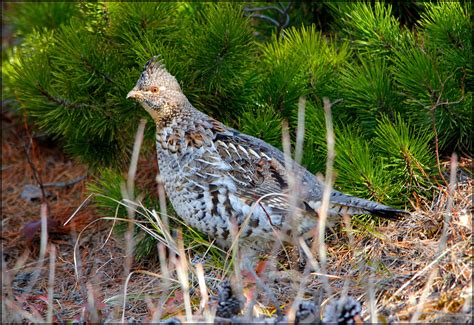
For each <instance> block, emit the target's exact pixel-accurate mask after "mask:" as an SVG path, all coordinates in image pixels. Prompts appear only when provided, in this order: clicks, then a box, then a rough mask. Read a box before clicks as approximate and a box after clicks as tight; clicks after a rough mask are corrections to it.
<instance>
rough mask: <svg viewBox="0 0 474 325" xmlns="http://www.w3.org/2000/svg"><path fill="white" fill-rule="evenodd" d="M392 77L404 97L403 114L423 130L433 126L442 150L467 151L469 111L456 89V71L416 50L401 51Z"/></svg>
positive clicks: (430, 53)
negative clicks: (465, 149) (456, 149)
mask: <svg viewBox="0 0 474 325" xmlns="http://www.w3.org/2000/svg"><path fill="white" fill-rule="evenodd" d="M394 76H395V80H396V82H397V86H398V89H399V92H400V93H401V94H403V95H404V98H403V102H404V104H406V106H405V107H404V108H403V112H404V114H406V115H407V116H409V117H410V118H411V119H412V120H413V122H414V123H416V124H417V125H419V126H420V127H421V128H423V129H428V128H432V125H434V126H435V128H436V131H437V133H438V137H439V141H440V147H441V148H442V150H446V151H448V152H449V151H452V150H453V148H455V147H461V148H463V147H464V148H468V147H471V146H472V139H468V138H467V137H468V134H469V133H470V132H471V131H470V130H472V119H471V115H472V108H468V107H466V102H467V101H466V96H465V95H463V89H462V88H460V87H459V84H458V81H457V80H456V77H455V71H452V70H450V69H449V65H446V64H445V61H444V60H442V59H441V58H440V57H437V56H436V55H435V54H434V53H433V52H427V51H426V50H423V49H421V48H419V47H415V48H407V49H403V50H400V51H399V52H398V53H397V57H396V59H395V69H394Z"/></svg>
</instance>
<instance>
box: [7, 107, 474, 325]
mask: <svg viewBox="0 0 474 325" xmlns="http://www.w3.org/2000/svg"><path fill="white" fill-rule="evenodd" d="M22 130H23V126H22V125H17V124H15V123H14V122H13V121H12V119H11V118H10V117H8V116H7V115H6V114H4V113H2V248H3V250H2V322H21V321H26V322H46V321H50V320H52V321H53V322H66V321H71V320H81V321H90V322H106V321H120V320H121V319H122V315H123V320H124V321H132V320H135V321H142V322H150V321H158V320H160V319H166V318H168V317H171V316H174V315H179V316H180V318H181V319H183V320H186V319H188V320H190V319H197V318H193V317H199V318H200V319H203V318H204V319H207V320H209V319H210V317H211V318H212V312H213V311H215V299H214V297H215V295H216V290H217V288H218V287H219V285H220V284H221V283H222V281H223V280H225V279H227V278H229V274H231V272H230V271H231V270H232V266H230V265H229V264H227V265H224V266H222V265H220V266H218V265H214V264H213V263H212V262H210V261H209V259H208V258H207V255H206V254H204V255H202V254H201V255H197V254H196V253H195V251H194V250H193V249H192V248H189V247H183V246H182V241H181V237H180V236H178V237H176V236H174V237H173V236H169V237H167V239H166V240H167V243H168V244H171V243H170V241H171V240H175V241H176V242H175V243H173V244H174V245H176V246H175V247H178V251H179V254H178V255H179V256H178V255H174V254H171V255H170V254H169V253H168V252H166V249H165V248H164V246H163V245H159V246H160V247H159V249H158V250H157V251H161V254H160V255H159V258H158V257H157V258H150V259H143V260H140V261H137V260H135V259H132V265H131V266H130V270H129V271H128V274H124V265H125V264H127V260H128V259H130V257H127V256H126V251H127V245H126V243H125V241H124V240H123V238H122V237H121V236H119V235H117V234H113V235H112V236H110V238H109V232H110V227H111V225H112V223H113V220H102V221H99V222H96V223H94V224H93V225H91V226H90V227H88V228H87V229H86V230H84V232H83V234H82V235H81V237H80V240H79V242H78V243H77V251H76V254H77V257H78V258H77V263H76V264H77V265H75V263H74V260H73V252H74V247H75V245H76V240H77V237H78V234H79V233H80V232H81V231H82V230H83V229H84V228H85V227H86V226H87V225H89V224H90V223H91V222H92V221H94V220H97V219H99V218H101V217H104V216H101V215H98V213H97V211H95V210H94V209H93V207H92V206H91V205H86V206H85V207H83V208H82V209H81V210H80V211H79V212H78V214H77V215H76V216H75V217H74V218H73V219H72V221H71V222H70V223H69V224H68V225H67V226H62V225H63V223H64V222H65V221H66V220H67V219H68V218H69V217H70V216H71V215H72V213H73V212H74V211H75V210H76V208H77V207H79V206H80V205H81V203H82V202H83V201H84V199H85V198H86V197H87V196H88V193H87V192H86V190H85V180H82V181H80V182H78V183H75V184H73V185H72V186H69V187H52V188H48V189H47V190H48V191H49V192H52V193H51V194H52V195H51V197H50V198H48V206H49V210H48V211H47V216H46V217H47V218H49V219H50V220H55V221H56V222H57V223H54V222H53V221H51V227H52V228H51V229H50V228H48V234H47V235H48V236H47V237H48V242H47V246H46V252H45V256H44V258H43V259H42V260H39V257H40V249H39V247H40V241H41V236H40V232H41V231H36V232H35V231H33V230H35V229H36V228H35V227H34V226H32V227H31V228H30V229H33V230H31V231H30V232H32V234H33V235H32V236H27V235H25V233H24V232H22V230H23V229H24V226H25V225H28V224H30V223H34V222H38V221H39V220H40V216H41V213H40V206H41V202H39V201H32V202H26V201H24V200H23V199H21V197H20V194H21V192H22V190H23V188H24V186H25V185H26V184H34V185H36V183H35V179H34V177H33V174H32V171H31V167H30V165H29V163H28V161H27V159H26V157H25V153H24V150H23V143H22V141H25V138H26V135H25V134H23V133H22ZM18 134H20V135H22V136H17V135H18ZM153 156H154V155H153V154H152V155H151V156H150V157H140V159H139V161H138V167H137V172H136V174H137V175H136V180H135V181H136V183H137V184H146V183H149V184H150V186H153V185H154V184H153V182H154V180H155V176H156V173H157V170H156V168H155V167H154V166H156V164H155V160H154V159H155V158H154V157H153ZM31 158H32V161H33V162H34V164H35V166H36V168H37V170H38V172H39V173H40V174H41V177H42V181H43V182H45V183H48V182H64V181H69V180H72V179H75V178H78V177H80V176H84V175H87V168H86V167H85V166H83V165H80V164H78V163H76V162H74V161H71V160H70V159H68V158H67V157H65V156H64V155H63V154H62V153H61V151H60V150H59V149H58V148H57V147H56V146H54V145H51V144H47V143H46V144H45V143H41V142H40V141H37V140H34V148H33V150H31ZM451 166H452V162H451V161H450V160H449V158H448V159H445V162H444V163H443V164H442V166H441V168H442V170H443V171H444V172H445V177H446V179H447V180H449V177H450V169H452V168H451ZM455 167H456V168H453V170H454V171H455V177H454V180H455V182H454V185H455V186H451V188H450V186H449V185H440V186H439V188H438V189H437V195H435V197H434V199H433V201H432V202H422V204H421V205H420V206H418V207H415V208H414V209H413V210H414V212H413V213H412V215H411V217H408V218H406V219H404V220H401V221H397V222H384V223H382V224H376V223H374V224H373V225H371V226H370V227H367V226H366V227H362V226H361V225H360V224H358V223H357V222H355V223H353V224H352V225H350V224H345V225H341V226H338V227H336V228H334V229H332V230H330V231H328V232H327V234H326V240H325V244H326V246H327V252H326V261H325V272H327V275H326V276H325V277H324V278H322V277H321V276H320V275H318V274H317V272H312V273H308V274H304V271H303V270H301V268H299V267H298V265H297V264H298V263H297V261H296V260H294V256H295V254H292V253H293V251H294V250H295V248H288V249H287V251H286V252H284V253H281V254H280V255H279V257H278V261H277V265H276V267H277V268H278V269H279V270H280V271H282V272H286V273H287V274H291V276H290V278H291V281H283V280H282V281H280V282H279V283H268V282H265V280H266V279H265V278H264V277H263V276H262V279H263V280H264V282H265V283H266V284H265V285H266V286H268V287H267V288H261V287H259V285H256V284H255V281H252V280H251V279H250V278H251V277H250V276H249V275H247V274H242V277H241V278H240V279H239V280H240V281H241V282H242V283H243V288H241V290H242V295H243V296H245V297H246V298H247V302H245V307H248V305H249V303H250V302H252V301H253V312H254V313H257V314H258V313H259V314H260V315H271V314H273V313H276V308H275V306H274V304H273V303H272V300H274V299H276V300H277V301H278V302H279V304H280V307H281V309H282V310H283V313H285V312H287V311H288V310H289V309H290V307H291V306H292V304H293V302H294V299H295V297H296V295H297V294H298V295H299V296H301V297H302V298H303V299H305V300H316V301H317V299H316V298H317V297H319V296H320V295H321V293H322V292H324V289H323V287H324V283H323V282H324V281H326V280H323V279H327V281H328V283H329V286H330V289H331V292H332V295H331V296H328V295H327V294H322V297H323V298H322V299H321V303H322V306H321V311H322V312H323V311H324V309H325V307H326V306H327V304H328V303H329V302H330V301H331V300H332V299H335V298H336V297H339V296H340V295H343V294H345V295H347V294H348V295H350V296H352V297H354V298H355V299H357V300H359V301H361V302H362V303H363V312H362V316H363V317H364V319H365V321H369V320H371V315H372V316H373V315H376V316H377V317H378V318H377V319H378V321H381V322H383V321H385V322H394V323H397V322H407V321H410V320H412V321H413V320H414V321H417V322H434V323H440V322H455V323H461V322H470V321H471V318H472V262H473V257H474V256H473V246H472V240H473V238H472V212H473V204H472V202H473V199H474V196H473V186H474V180H473V177H472V169H473V160H472V158H461V159H460V160H459V162H458V163H457V166H455ZM150 180H153V182H150ZM155 184H156V183H155ZM452 185H453V184H452ZM450 190H451V191H452V195H450ZM143 208H144V209H142V208H137V211H139V212H141V213H145V214H147V213H149V215H150V216H152V215H153V214H152V209H153V208H154V207H143ZM108 217H110V216H108ZM117 217H119V218H123V217H125V216H117ZM155 217H158V218H159V214H155ZM170 217H172V216H170ZM445 221H447V224H446V226H445ZM49 226H50V224H49V223H48V227H49ZM185 231H186V229H183V232H185ZM173 238H176V239H173ZM165 246H166V245H165ZM308 248H309V247H308ZM297 255H298V252H296V256H297ZM289 256H292V257H291V258H289ZM224 259H225V254H223V260H224ZM318 261H319V259H318V256H317V254H316V255H315V258H314V259H313V261H311V260H310V261H309V262H310V263H311V262H314V263H318ZM76 270H77V274H76ZM257 273H258V272H257ZM231 278H232V277H231ZM33 280H35V281H34V283H32V282H33ZM235 280H236V279H232V281H235ZM303 280H304V281H306V286H305V291H304V293H303V294H302V293H301V292H300V291H301V290H300V286H299V284H300V281H303ZM235 282H237V281H235ZM427 284H428V285H427ZM125 285H126V290H124V289H125ZM264 289H265V290H264ZM268 289H270V290H271V292H272V294H273V295H274V297H268V295H267V294H266V293H265V292H266V290H268ZM203 290H207V291H204V292H203ZM203 297H204V298H205V299H206V300H204V301H208V304H206V303H204V304H203ZM270 298H272V299H270ZM370 306H373V307H374V308H371V307H370ZM190 313H192V315H191V314H190Z"/></svg>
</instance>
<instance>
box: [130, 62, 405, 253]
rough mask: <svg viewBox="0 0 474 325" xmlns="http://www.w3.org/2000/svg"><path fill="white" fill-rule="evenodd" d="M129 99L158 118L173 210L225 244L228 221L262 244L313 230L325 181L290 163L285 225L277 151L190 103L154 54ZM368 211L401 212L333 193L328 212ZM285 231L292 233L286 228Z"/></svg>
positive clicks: (284, 183) (283, 176)
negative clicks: (292, 206)
mask: <svg viewBox="0 0 474 325" xmlns="http://www.w3.org/2000/svg"><path fill="white" fill-rule="evenodd" d="M127 98H134V99H135V100H137V101H138V102H140V103H141V105H142V106H143V107H144V108H145V109H146V110H147V111H148V113H150V115H151V116H152V118H153V120H154V121H155V123H156V127H157V133H156V137H157V138H156V140H157V142H156V143H157V153H158V164H159V169H160V174H161V178H162V180H163V181H164V186H165V190H166V193H167V195H168V197H169V199H170V201H171V203H172V204H173V207H174V209H175V211H176V212H177V213H178V215H179V216H180V217H181V218H183V220H184V221H185V222H186V223H188V224H189V225H191V226H193V227H196V228H198V229H199V230H201V231H203V232H204V233H206V234H208V235H209V236H211V237H212V238H216V239H218V240H219V242H220V243H221V244H222V245H223V246H229V244H230V242H231V238H230V237H231V236H230V225H231V221H232V220H233V221H235V222H236V223H237V224H238V225H239V226H241V225H242V224H244V220H246V218H247V217H248V218H249V220H248V223H247V225H246V227H245V228H244V229H242V233H241V242H240V243H241V245H243V246H248V247H252V248H254V249H256V250H261V251H265V250H268V249H269V248H270V247H271V245H272V242H273V241H274V240H275V238H276V237H275V230H283V232H284V233H285V234H286V235H289V234H290V232H291V229H293V228H291V227H288V225H290V224H296V228H297V231H298V235H299V234H303V233H305V232H307V231H308V230H310V229H311V228H313V227H314V226H315V225H316V222H317V210H318V208H319V206H320V204H321V199H322V191H323V184H321V183H320V182H319V180H318V179H317V178H316V177H315V176H314V175H313V174H311V173H310V172H308V171H307V170H306V169H305V168H304V167H302V166H300V165H298V164H296V163H294V162H293V163H292V166H293V171H294V174H295V175H296V176H297V178H298V179H299V180H300V186H298V193H297V197H298V202H297V205H296V210H297V213H296V214H294V215H295V216H296V219H294V220H293V221H295V222H292V223H290V220H289V216H288V210H289V200H288V194H289V193H288V188H289V186H288V176H287V171H286V168H285V157H284V155H283V153H282V152H281V151H279V150H278V149H276V148H275V147H273V146H271V145H269V144H267V143H265V142H264V141H262V140H260V139H257V138H254V137H252V136H249V135H246V134H242V133H239V132H238V131H236V130H234V129H232V128H229V127H227V126H225V125H224V124H222V123H220V122H219V121H217V120H215V119H213V118H211V117H209V116H208V115H206V114H204V113H202V112H200V111H198V110H197V109H195V108H194V107H193V106H192V105H191V103H190V102H189V101H188V100H187V98H186V97H185V95H184V94H183V92H182V91H181V87H180V85H179V83H178V82H177V80H176V79H175V78H174V77H173V76H172V75H171V74H169V73H168V71H167V70H166V69H165V67H164V66H163V65H162V64H161V63H160V62H158V61H157V60H156V59H155V58H152V59H151V60H150V61H149V62H148V63H147V64H146V65H145V70H144V71H143V73H142V74H141V76H140V78H139V80H138V82H137V84H136V86H135V87H134V88H133V89H132V91H130V92H129V94H128V96H127ZM365 213H369V214H370V213H372V214H378V215H381V216H385V217H394V216H396V215H399V214H403V213H404V211H400V210H396V209H393V208H390V207H388V206H384V205H381V204H378V203H375V202H372V201H368V200H363V199H359V198H356V197H351V196H348V195H345V194H342V193H340V192H337V191H333V192H332V194H331V198H330V209H329V214H330V215H331V216H338V215H342V214H348V215H354V214H365ZM289 231H290V232H289Z"/></svg>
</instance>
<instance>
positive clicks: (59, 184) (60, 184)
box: [43, 175, 87, 187]
mask: <svg viewBox="0 0 474 325" xmlns="http://www.w3.org/2000/svg"><path fill="white" fill-rule="evenodd" d="M86 177H87V176H86V175H82V176H79V177H77V178H74V179H72V180H70V181H67V182H52V183H45V184H43V187H70V186H73V185H74V184H77V183H79V182H80V181H82V180H83V179H85V178H86Z"/></svg>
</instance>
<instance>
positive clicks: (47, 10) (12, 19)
mask: <svg viewBox="0 0 474 325" xmlns="http://www.w3.org/2000/svg"><path fill="white" fill-rule="evenodd" d="M9 5H10V6H11V8H10V9H9V10H11V12H10V13H9V15H5V23H7V24H11V25H12V27H13V28H14V30H15V31H16V33H17V36H19V37H26V36H27V35H29V34H31V33H33V32H34V31H35V29H38V28H41V29H43V28H44V29H48V30H54V29H57V28H59V27H60V26H61V25H62V24H64V23H67V22H68V21H69V20H70V19H71V18H72V17H75V16H80V15H81V7H80V6H78V5H76V4H74V3H72V2H57V3H55V2H33V3H29V4H27V5H25V4H23V3H10V4H9Z"/></svg>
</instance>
